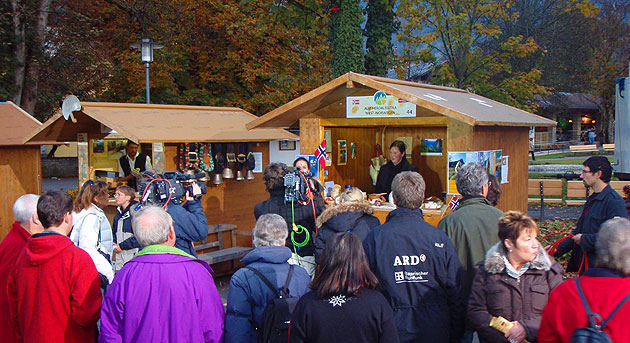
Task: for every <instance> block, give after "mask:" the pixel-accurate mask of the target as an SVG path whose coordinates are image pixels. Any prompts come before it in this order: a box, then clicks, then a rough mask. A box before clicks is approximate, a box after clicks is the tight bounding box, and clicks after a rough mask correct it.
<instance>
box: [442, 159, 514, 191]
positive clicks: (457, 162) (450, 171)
mask: <svg viewBox="0 0 630 343" xmlns="http://www.w3.org/2000/svg"><path fill="white" fill-rule="evenodd" d="M502 155H503V153H502V150H484V151H449V152H448V165H447V170H446V172H447V180H448V184H447V193H448V194H458V193H459V192H458V191H457V185H456V184H455V175H457V172H458V171H459V168H461V167H462V166H463V165H464V164H466V163H472V162H476V163H480V164H481V165H482V166H484V168H485V169H486V170H487V171H488V173H492V174H494V175H496V176H497V178H499V180H502V175H501V169H502V165H503V159H502Z"/></svg>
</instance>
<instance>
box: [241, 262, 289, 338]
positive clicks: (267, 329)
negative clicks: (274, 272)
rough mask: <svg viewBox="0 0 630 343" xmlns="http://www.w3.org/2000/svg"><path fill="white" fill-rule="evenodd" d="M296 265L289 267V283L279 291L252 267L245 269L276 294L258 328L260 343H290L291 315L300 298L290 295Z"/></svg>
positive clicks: (286, 282)
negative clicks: (290, 285)
mask: <svg viewBox="0 0 630 343" xmlns="http://www.w3.org/2000/svg"><path fill="white" fill-rule="evenodd" d="M293 267H294V265H290V266H289V273H288V274H287V281H285V283H284V286H282V287H281V288H280V289H279V290H278V289H276V287H275V286H274V285H273V284H272V283H271V282H270V281H269V280H268V279H267V278H266V277H265V276H264V275H263V274H262V273H261V272H259V271H258V270H256V269H255V268H252V267H249V266H248V267H245V268H247V269H249V270H251V271H252V272H254V274H256V275H258V277H259V278H260V279H261V280H262V281H263V283H264V284H265V285H267V287H269V289H270V290H271V291H272V292H273V294H275V297H274V298H273V299H272V300H271V301H270V302H269V303H268V304H267V306H266V307H265V312H264V313H263V319H262V323H261V325H260V327H257V328H256V331H257V333H258V340H257V341H258V343H276V342H281V343H287V342H289V323H290V321H291V313H293V309H295V305H296V304H297V302H298V300H299V298H296V297H292V296H291V295H290V294H289V283H290V282H291V275H293Z"/></svg>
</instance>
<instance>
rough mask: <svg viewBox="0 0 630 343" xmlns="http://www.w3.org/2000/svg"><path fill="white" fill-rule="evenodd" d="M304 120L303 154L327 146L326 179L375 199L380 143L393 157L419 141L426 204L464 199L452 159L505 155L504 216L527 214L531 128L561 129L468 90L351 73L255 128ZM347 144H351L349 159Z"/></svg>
mask: <svg viewBox="0 0 630 343" xmlns="http://www.w3.org/2000/svg"><path fill="white" fill-rule="evenodd" d="M298 120H299V125H300V147H301V153H302V154H313V153H314V152H315V151H316V150H317V147H318V146H319V144H320V142H321V141H322V140H324V139H326V140H327V148H328V150H329V154H330V153H332V156H331V162H332V163H331V166H329V167H327V168H326V170H327V173H328V175H323V173H320V177H321V178H322V179H325V180H330V181H334V182H335V183H337V184H340V185H345V184H351V185H354V186H358V187H360V188H361V189H362V190H364V191H367V192H368V193H369V192H372V191H373V189H374V187H373V184H372V179H371V178H370V175H369V166H370V160H371V158H373V157H374V156H375V153H374V148H375V145H376V144H380V145H381V146H382V147H383V152H384V156H385V157H387V156H388V152H389V145H390V144H391V143H392V142H393V141H394V140H396V139H399V138H402V139H404V140H406V141H407V142H411V144H410V145H411V146H410V147H409V146H408V147H407V152H408V154H407V155H408V156H407V157H408V158H410V160H409V162H411V163H412V164H413V165H415V166H416V167H418V168H419V169H420V173H421V174H422V176H423V177H424V179H425V181H426V184H427V190H426V197H429V196H437V197H439V198H446V197H447V196H445V195H446V194H445V193H456V189H455V187H454V181H452V180H451V182H450V185H449V179H452V175H453V172H452V170H453V169H451V171H450V175H451V177H449V162H453V161H449V160H448V159H449V152H473V151H474V152H477V151H496V150H500V152H501V154H502V156H509V158H508V159H507V161H508V168H506V169H507V170H506V171H505V173H506V176H507V181H508V182H507V183H505V184H503V185H502V190H503V195H502V196H501V201H500V202H499V205H498V207H499V208H500V209H502V210H504V211H505V210H520V211H527V177H528V170H527V166H528V132H529V127H530V126H555V124H556V123H555V122H554V121H552V120H549V119H546V118H543V117H540V116H537V115H534V114H531V113H529V112H526V111H522V110H519V109H517V108H514V107H511V106H508V105H505V104H502V103H500V102H497V101H494V100H491V99H488V98H484V97H482V96H479V95H476V94H473V93H470V92H467V91H465V90H461V89H455V88H448V87H441V86H434V85H428V84H420V83H415V82H408V81H401V80H395V79H388V78H382V77H375V76H369V75H362V74H356V73H347V74H345V75H342V76H340V77H338V78H336V79H334V80H332V81H330V82H328V83H326V84H324V85H322V86H320V87H318V88H316V89H314V90H312V91H311V92H309V93H307V94H304V95H302V96H300V97H298V98H296V99H294V100H292V101H291V102H288V103H286V104H284V105H282V106H280V107H278V108H276V109H275V110H272V111H270V112H268V113H267V114H265V115H263V116H262V117H260V118H258V119H256V120H254V121H252V122H250V123H249V124H247V128H248V129H258V128H287V127H290V126H291V125H293V124H294V123H295V122H297V121H298ZM423 140H424V141H423ZM339 141H342V142H343V141H345V145H346V148H347V150H346V152H345V153H344V152H342V149H341V148H340V146H341V145H343V143H341V142H339ZM438 141H439V143H441V144H439V145H441V151H440V152H436V151H433V150H429V149H427V148H426V142H432V143H435V142H438ZM352 143H354V146H355V148H354V149H352V148H351V147H352V145H353V144H352ZM423 145H424V146H423ZM410 148H411V149H410ZM351 150H354V158H353V157H352V156H351V155H350V154H351ZM410 150H411V153H409V151H410ZM421 150H422V151H421ZM344 155H345V157H346V158H345V161H343V160H344V158H343V157H344ZM453 156H455V154H453ZM340 157H341V161H340ZM340 162H341V163H340ZM343 162H345V165H344V164H343ZM452 167H453V166H451V168H452ZM442 200H445V199H442Z"/></svg>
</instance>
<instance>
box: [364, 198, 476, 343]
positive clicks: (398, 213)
mask: <svg viewBox="0 0 630 343" xmlns="http://www.w3.org/2000/svg"><path fill="white" fill-rule="evenodd" d="M363 247H364V248H365V253H366V255H367V258H368V261H369V264H370V268H371V269H372V272H374V274H376V277H377V278H378V280H379V282H380V288H379V290H380V291H381V292H382V293H383V295H384V296H385V298H386V299H387V300H388V301H389V303H390V305H391V306H392V308H393V309H394V318H395V322H396V325H397V328H398V336H399V338H400V342H427V343H434V342H445V343H447V342H452V343H455V342H460V341H461V339H462V336H463V333H464V321H465V316H466V304H465V301H464V298H463V292H462V285H461V275H460V274H461V265H460V263H459V259H458V257H457V253H456V252H455V248H454V247H453V243H451V240H450V239H449V238H448V236H446V234H445V233H444V232H442V231H440V230H438V229H437V228H435V227H433V226H431V225H429V224H428V223H427V222H425V221H424V219H423V218H422V211H421V210H420V209H416V210H411V209H406V208H397V209H395V210H393V211H392V212H391V213H390V214H389V215H388V216H387V220H386V221H385V224H383V225H381V226H378V227H376V228H374V229H373V230H372V231H370V233H369V234H368V236H367V237H366V238H365V240H364V241H363Z"/></svg>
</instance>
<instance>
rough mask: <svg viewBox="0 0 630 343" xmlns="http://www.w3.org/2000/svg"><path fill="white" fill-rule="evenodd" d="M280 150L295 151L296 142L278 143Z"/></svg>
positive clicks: (285, 141) (284, 141)
mask: <svg viewBox="0 0 630 343" xmlns="http://www.w3.org/2000/svg"><path fill="white" fill-rule="evenodd" d="M278 150H295V141H290V140H286V139H285V140H281V141H279V142H278Z"/></svg>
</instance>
